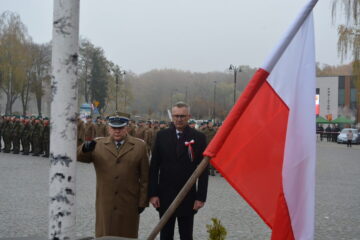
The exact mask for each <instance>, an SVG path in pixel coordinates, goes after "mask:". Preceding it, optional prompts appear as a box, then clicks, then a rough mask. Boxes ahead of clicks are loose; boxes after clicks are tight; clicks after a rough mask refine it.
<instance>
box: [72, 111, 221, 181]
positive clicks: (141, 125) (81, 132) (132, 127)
mask: <svg viewBox="0 0 360 240" xmlns="http://www.w3.org/2000/svg"><path fill="white" fill-rule="evenodd" d="M169 124H170V123H169V122H165V121H144V120H138V121H137V122H136V121H135V120H130V122H129V126H128V134H130V135H131V136H133V137H136V138H140V139H142V140H144V141H145V142H146V144H147V146H148V149H149V150H150V149H151V148H152V146H153V144H154V143H155V137H156V134H157V132H158V131H160V130H161V129H165V128H167V127H168V126H169ZM189 126H190V127H191V128H196V127H197V130H199V131H201V132H202V133H204V134H205V136H206V139H207V143H209V142H210V141H211V140H212V138H213V137H214V136H215V134H216V131H217V129H218V127H219V124H214V123H213V122H212V121H211V120H209V121H203V122H202V123H201V124H200V126H196V122H195V121H194V120H191V121H190V122H189ZM77 131H78V141H77V143H78V145H80V144H82V143H83V142H84V141H91V140H93V139H95V138H97V137H106V136H108V132H107V121H106V119H103V118H101V117H97V118H96V120H95V122H93V120H92V118H91V116H90V115H88V116H86V121H85V122H84V121H82V120H81V119H80V118H79V119H78V124H77ZM210 173H211V175H214V174H215V172H214V171H213V169H212V170H211V171H210Z"/></svg>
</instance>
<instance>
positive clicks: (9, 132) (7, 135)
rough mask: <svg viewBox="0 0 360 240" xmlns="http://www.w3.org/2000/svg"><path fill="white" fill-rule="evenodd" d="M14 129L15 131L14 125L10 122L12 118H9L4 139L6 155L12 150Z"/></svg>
mask: <svg viewBox="0 0 360 240" xmlns="http://www.w3.org/2000/svg"><path fill="white" fill-rule="evenodd" d="M12 129H13V123H12V121H11V120H10V118H8V120H7V121H6V123H5V126H4V133H3V139H4V145H5V149H4V153H9V152H10V150H11V137H12Z"/></svg>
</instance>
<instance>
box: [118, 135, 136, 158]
mask: <svg viewBox="0 0 360 240" xmlns="http://www.w3.org/2000/svg"><path fill="white" fill-rule="evenodd" d="M133 148H134V143H133V142H132V141H131V140H130V138H129V137H126V138H125V142H124V144H123V145H122V146H121V147H120V150H119V153H118V154H117V158H120V157H122V156H124V154H126V153H127V152H129V151H131V150H132V149H133Z"/></svg>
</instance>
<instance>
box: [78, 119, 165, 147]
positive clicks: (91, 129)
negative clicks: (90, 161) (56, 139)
mask: <svg viewBox="0 0 360 240" xmlns="http://www.w3.org/2000/svg"><path fill="white" fill-rule="evenodd" d="M167 127H168V123H166V122H165V121H144V120H139V121H137V122H135V121H134V120H130V122H129V126H128V128H129V129H128V134H130V135H131V136H133V137H137V138H140V139H142V140H144V141H145V142H146V143H147V145H148V147H149V149H150V148H151V147H152V145H153V143H154V138H155V136H156V134H157V132H158V131H160V130H161V129H165V128H167ZM77 131H78V141H77V143H78V145H80V144H81V143H83V142H84V141H91V140H92V139H95V138H97V137H106V136H108V135H109V134H108V131H107V123H106V119H103V118H101V117H97V118H96V120H95V122H93V120H92V118H91V116H86V121H85V122H84V121H82V120H81V119H80V118H79V119H78V123H77Z"/></svg>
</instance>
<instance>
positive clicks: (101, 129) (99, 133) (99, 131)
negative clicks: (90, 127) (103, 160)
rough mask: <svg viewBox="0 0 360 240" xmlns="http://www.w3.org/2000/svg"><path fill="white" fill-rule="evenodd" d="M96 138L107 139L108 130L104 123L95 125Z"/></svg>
mask: <svg viewBox="0 0 360 240" xmlns="http://www.w3.org/2000/svg"><path fill="white" fill-rule="evenodd" d="M94 127H95V137H106V136H107V130H106V126H105V125H104V124H102V123H96V124H95V126H94Z"/></svg>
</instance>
